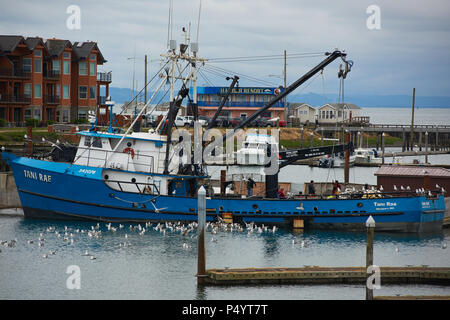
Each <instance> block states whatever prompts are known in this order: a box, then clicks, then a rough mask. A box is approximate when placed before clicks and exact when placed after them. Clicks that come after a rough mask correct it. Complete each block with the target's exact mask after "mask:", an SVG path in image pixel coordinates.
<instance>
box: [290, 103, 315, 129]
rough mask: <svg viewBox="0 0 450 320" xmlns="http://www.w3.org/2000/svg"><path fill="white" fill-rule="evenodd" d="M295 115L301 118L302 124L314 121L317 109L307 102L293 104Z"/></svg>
mask: <svg viewBox="0 0 450 320" xmlns="http://www.w3.org/2000/svg"><path fill="white" fill-rule="evenodd" d="M293 113H294V114H293V116H294V117H295V118H297V119H299V121H300V123H301V124H305V123H314V121H315V116H316V109H315V108H314V107H312V106H310V105H309V104H307V103H301V104H299V105H297V106H293Z"/></svg>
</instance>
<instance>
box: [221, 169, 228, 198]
mask: <svg viewBox="0 0 450 320" xmlns="http://www.w3.org/2000/svg"><path fill="white" fill-rule="evenodd" d="M226 176H227V171H226V170H220V194H221V195H224V194H225V180H226Z"/></svg>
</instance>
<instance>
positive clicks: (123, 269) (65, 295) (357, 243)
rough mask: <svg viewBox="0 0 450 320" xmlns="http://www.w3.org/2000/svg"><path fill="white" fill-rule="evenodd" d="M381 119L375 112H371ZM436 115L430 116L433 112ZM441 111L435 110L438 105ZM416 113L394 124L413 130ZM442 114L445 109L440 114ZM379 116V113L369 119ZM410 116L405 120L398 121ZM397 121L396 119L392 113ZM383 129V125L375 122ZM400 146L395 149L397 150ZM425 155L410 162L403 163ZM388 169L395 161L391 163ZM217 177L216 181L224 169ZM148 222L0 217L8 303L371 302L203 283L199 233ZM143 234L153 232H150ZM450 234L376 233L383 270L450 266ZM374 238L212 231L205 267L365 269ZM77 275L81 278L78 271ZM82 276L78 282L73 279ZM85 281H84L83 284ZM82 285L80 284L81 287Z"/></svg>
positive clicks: (339, 172) (355, 295) (307, 176)
mask: <svg viewBox="0 0 450 320" xmlns="http://www.w3.org/2000/svg"><path fill="white" fill-rule="evenodd" d="M366 110H367V111H369V112H373V113H374V114H378V115H379V114H380V113H377V112H376V110H375V108H369V109H364V112H362V114H363V115H366V114H365V111H366ZM427 110H428V113H427V112H426V111H427ZM436 110H437V109H436ZM447 110H450V109H446V110H445V112H444V113H443V115H444V116H442V117H440V118H439V116H437V115H438V113H435V112H431V113H430V112H429V109H420V110H418V111H417V113H416V117H417V118H416V119H417V122H416V123H419V121H420V120H419V119H421V117H419V116H417V115H418V114H419V113H420V112H422V111H423V112H424V114H434V115H435V116H434V118H433V119H431V120H432V121H433V122H431V120H430V119H428V120H429V121H428V120H427V121H425V122H426V123H427V124H429V123H435V124H448V123H450V119H449V115H450V112H449V111H447ZM408 112H409V111H408V109H400V110H399V111H398V113H395V112H393V113H392V114H393V115H395V114H397V116H396V117H397V120H393V121H397V122H396V123H401V124H408V121H410V120H409V119H410V118H409V117H407V114H408ZM441 115H442V113H441ZM370 116H371V119H372V117H375V116H373V115H370ZM400 118H402V119H406V120H405V121H403V122H405V123H403V122H402V121H399V119H400ZM437 118H439V119H444V120H442V121H445V123H441V122H439V121H440V120H437ZM391 119H395V117H394V116H392V117H391ZM373 122H374V123H380V122H381V121H373ZM395 150H396V149H389V151H395ZM413 159H419V160H421V162H423V159H424V156H412V157H404V158H403V160H404V162H412V161H413ZM386 161H387V163H389V162H390V160H389V158H387V160H386ZM429 161H430V162H431V163H432V164H450V155H448V154H446V155H433V156H429ZM376 170H377V168H365V167H353V168H350V182H353V183H361V184H364V183H369V184H376V177H375V176H374V172H375V171H376ZM209 173H210V174H211V175H212V177H213V178H215V179H218V178H219V175H220V167H212V168H210V169H209ZM279 180H280V181H282V182H291V183H292V185H293V190H303V184H304V183H305V182H309V181H310V180H314V181H318V182H319V181H320V182H326V181H328V182H330V181H334V180H339V181H343V180H344V171H343V169H342V168H335V169H323V168H317V167H309V166H305V165H293V166H288V167H286V168H283V169H282V170H281V172H280V176H279ZM156 227H157V224H155V223H153V224H152V225H151V226H148V225H147V226H145V224H141V226H140V227H138V225H130V224H125V223H124V224H123V226H120V225H119V224H112V225H111V227H110V228H109V230H108V226H107V225H106V223H99V225H98V229H97V222H70V221H65V222H62V221H50V220H47V221H45V220H28V219H24V218H23V215H22V212H21V210H20V209H18V210H16V209H5V210H3V211H1V212H0V241H1V243H2V245H0V250H1V252H0V271H1V272H2V276H1V277H0V299H151V300H156V299H164V300H181V299H182V300H215V299H217V300H229V299H232V300H247V299H250V300H255V299H257V300H264V299H266V300H272V299H274V300H277V299H283V300H291V299H306V300H308V299H331V300H341V299H352V300H353V299H355V300H358V299H365V287H364V286H363V285H246V286H243V285H242V286H226V287H214V286H207V287H197V278H196V276H195V275H196V272H197V249H196V245H197V238H196V231H195V230H194V231H192V232H189V233H187V234H186V235H184V236H183V235H182V234H181V232H180V230H177V229H176V227H175V226H174V227H173V228H172V231H171V228H166V232H162V231H161V230H159V229H155V228H156ZM143 228H145V231H144V232H143ZM449 245H450V229H443V230H442V231H441V232H438V233H432V234H399V233H378V232H376V233H375V239H374V263H375V265H378V266H409V265H414V266H422V265H426V266H430V267H439V266H441V267H448V266H450V248H449ZM365 250H366V234H365V233H360V232H344V231H303V232H299V233H296V232H293V231H292V230H284V229H278V230H275V232H273V230H272V229H270V228H269V229H267V230H264V229H262V230H259V229H255V230H253V231H252V232H249V231H248V230H247V229H244V231H242V232H239V231H237V230H236V229H234V230H232V231H230V230H220V229H219V231H218V232H217V233H216V234H213V233H212V232H211V229H210V228H209V229H208V230H207V233H206V256H207V261H206V267H207V269H211V268H244V267H302V266H313V265H314V266H364V265H365ZM74 270H76V272H75V271H74ZM75 276H77V278H76V281H75V282H74V280H73V279H74V277H75ZM77 281H78V282H77ZM74 283H75V284H78V285H79V286H76V285H75V286H74V285H73V284H74ZM374 295H375V296H386V295H390V296H396V295H398V296H403V295H450V288H449V287H448V286H447V287H446V286H438V285H383V284H382V285H381V288H380V289H378V290H374Z"/></svg>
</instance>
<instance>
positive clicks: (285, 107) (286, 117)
mask: <svg viewBox="0 0 450 320" xmlns="http://www.w3.org/2000/svg"><path fill="white" fill-rule="evenodd" d="M286 87H287V85H286V50H284V91H286ZM286 111H287V96H286V97H285V98H284V120H285V121H287V119H288V115H287V112H286Z"/></svg>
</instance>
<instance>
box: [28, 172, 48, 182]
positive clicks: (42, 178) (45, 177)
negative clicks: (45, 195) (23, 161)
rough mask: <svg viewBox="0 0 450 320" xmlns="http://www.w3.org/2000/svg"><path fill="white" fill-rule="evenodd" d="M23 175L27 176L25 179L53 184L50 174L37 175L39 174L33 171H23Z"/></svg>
mask: <svg viewBox="0 0 450 320" xmlns="http://www.w3.org/2000/svg"><path fill="white" fill-rule="evenodd" d="M23 175H24V176H25V178H28V179H34V180H39V181H42V182H48V183H51V182H52V176H51V175H49V174H48V175H47V174H42V173H37V172H35V171H31V170H23Z"/></svg>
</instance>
